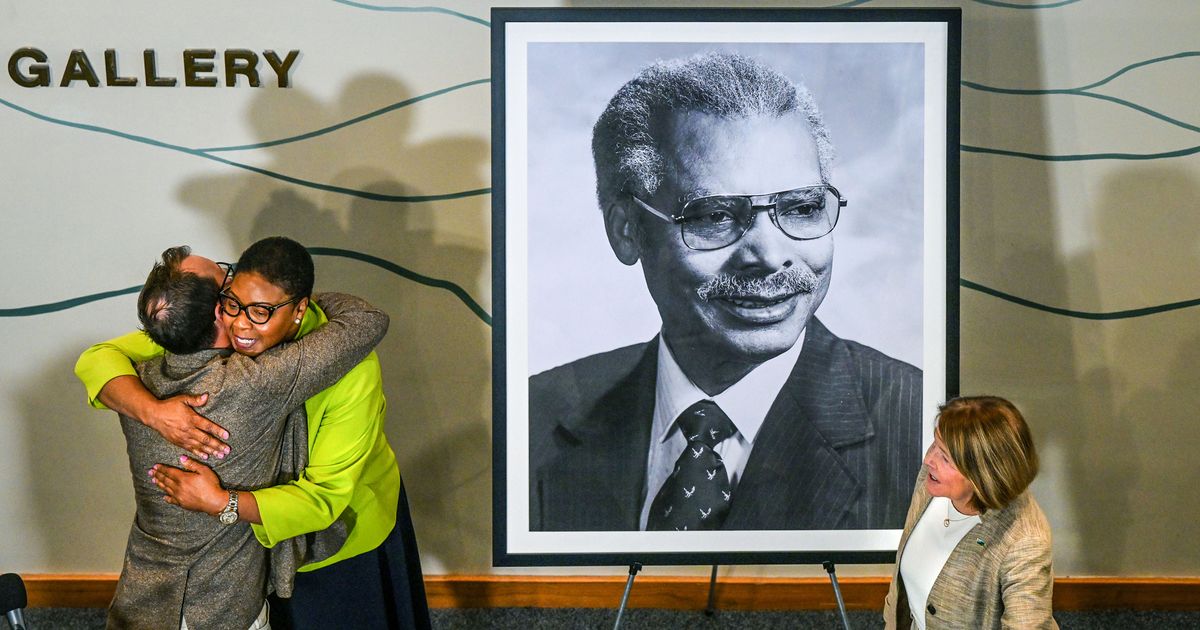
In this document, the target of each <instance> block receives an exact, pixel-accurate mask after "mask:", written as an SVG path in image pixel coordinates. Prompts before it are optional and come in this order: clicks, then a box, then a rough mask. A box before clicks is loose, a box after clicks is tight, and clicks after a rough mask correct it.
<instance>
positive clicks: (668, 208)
mask: <svg viewBox="0 0 1200 630" xmlns="http://www.w3.org/2000/svg"><path fill="white" fill-rule="evenodd" d="M612 13H614V14H615V15H616V16H618V17H619V16H620V14H621V12H619V11H617V12H612ZM727 13H732V14H734V16H736V14H737V13H738V12H736V11H735V12H727ZM506 27H507V29H506V32H505V33H504V35H503V37H504V49H503V53H504V55H503V57H504V59H503V61H504V66H503V70H504V75H503V78H504V81H503V89H504V103H503V107H502V110H503V125H502V126H499V125H498V128H502V129H503V130H504V131H503V139H501V138H499V137H498V138H496V142H497V144H498V145H500V146H501V147H502V148H500V149H498V151H500V150H502V151H503V154H502V155H503V165H502V167H501V169H500V170H501V171H502V172H503V183H504V194H503V195H498V196H497V202H496V203H497V204H498V205H500V206H502V207H498V208H497V209H496V212H495V213H494V214H495V215H496V216H497V219H496V225H495V226H494V230H495V231H496V238H497V240H498V241H501V242H498V243H497V248H496V249H497V251H498V252H503V260H498V261H497V269H496V270H494V273H496V274H497V275H498V276H499V275H502V277H503V284H501V283H499V282H498V283H497V285H496V286H497V289H499V288H500V287H501V286H503V287H504V292H505V301H504V304H505V308H504V312H503V317H504V320H503V322H502V323H501V324H502V325H501V326H498V327H497V331H496V332H497V335H502V339H501V340H500V341H501V342H502V343H503V357H504V361H505V362H504V370H505V380H504V382H505V386H504V392H503V394H504V404H503V409H502V410H500V409H498V410H497V416H498V417H500V416H503V418H504V422H503V428H504V431H503V434H502V435H500V433H499V429H498V436H497V437H498V438H501V439H502V440H503V442H504V445H505V448H504V456H503V461H501V462H497V464H498V465H500V466H503V467H504V474H503V475H497V479H498V480H501V479H502V480H503V488H502V492H498V497H497V501H496V506H497V511H498V512H502V513H503V521H504V528H503V533H502V534H498V535H497V539H498V541H499V542H502V544H503V545H504V548H505V550H506V552H507V553H508V554H510V555H515V556H520V554H533V556H538V555H549V556H554V555H555V554H568V555H571V556H576V555H583V556H586V555H587V554H592V553H604V554H613V553H617V554H621V553H627V554H630V555H629V557H630V558H636V557H641V556H642V555H646V554H652V553H674V554H684V555H686V554H700V555H704V554H708V553H711V552H731V553H736V552H749V553H766V554H770V553H772V552H784V553H786V552H811V551H818V550H822V551H823V550H836V551H847V552H868V551H873V550H886V549H889V548H894V547H895V544H896V540H897V538H898V534H899V530H900V529H901V528H902V527H903V525H904V518H905V513H906V511H907V509H908V504H909V499H910V497H911V493H912V479H914V478H915V477H916V474H917V471H918V469H919V468H920V464H921V457H922V453H923V450H924V448H925V446H927V444H928V443H929V433H930V428H929V426H928V421H929V420H930V419H931V417H932V411H933V410H934V409H935V408H936V404H937V403H938V402H940V400H942V399H943V398H944V396H945V395H946V391H947V360H946V357H947V351H946V350H947V335H948V326H947V317H948V309H947V299H946V295H947V294H946V281H945V278H946V271H947V265H948V264H951V261H949V260H948V257H947V254H946V252H947V241H948V239H949V238H952V236H951V235H949V234H948V232H947V227H946V226H947V215H948V208H949V205H948V200H947V182H948V181H949V177H950V176H951V174H950V173H949V167H948V164H947V158H946V137H947V133H948V125H949V121H950V119H949V117H948V114H947V99H948V95H947V92H948V88H947V80H946V75H947V41H946V29H945V25H944V24H941V23H936V22H932V23H922V22H912V23H904V22H901V23H895V22H892V23H880V22H870V21H837V20H832V19H829V20H815V21H814V20H805V21H787V20H781V21H753V20H751V21H738V20H737V19H736V17H731V18H730V19H729V20H728V21H723V20H722V21H711V22H709V21H703V22H696V21H691V22H689V21H687V20H684V19H681V20H679V21H671V20H665V21H638V20H634V21H630V22H625V23H622V22H619V21H567V22H562V23H554V22H552V21H551V22H545V21H538V22H530V23H514V21H510V22H508V23H507V24H506ZM494 64H495V60H494ZM955 115H956V114H955ZM953 122H954V124H957V120H956V119H955V120H954V121H953ZM954 177H955V178H956V175H954ZM954 203H955V204H956V203H957V200H954ZM955 212H956V209H955ZM953 237H956V235H953ZM501 239H502V240H501ZM501 243H502V245H503V246H502V247H501V246H500V245H501ZM497 356H501V354H500V353H497ZM497 382H500V381H499V380H498V381H497ZM498 406H499V405H498ZM498 427H499V425H498ZM499 518H500V517H499V516H497V519H499ZM747 532H755V534H754V535H747ZM500 538H503V541H500V540H499V539H500Z"/></svg>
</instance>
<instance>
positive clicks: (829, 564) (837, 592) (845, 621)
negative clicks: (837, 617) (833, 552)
mask: <svg viewBox="0 0 1200 630" xmlns="http://www.w3.org/2000/svg"><path fill="white" fill-rule="evenodd" d="M822 566H824V567H825V572H826V573H828V574H829V582H830V583H831V584H833V596H834V597H836V598H837V605H838V611H839V612H841V613H842V625H843V626H844V627H845V628H846V630H850V616H849V615H847V614H846V602H844V601H842V589H841V588H839V587H838V581H837V574H836V573H834V568H833V561H832V560H826V561H825V562H823V563H822Z"/></svg>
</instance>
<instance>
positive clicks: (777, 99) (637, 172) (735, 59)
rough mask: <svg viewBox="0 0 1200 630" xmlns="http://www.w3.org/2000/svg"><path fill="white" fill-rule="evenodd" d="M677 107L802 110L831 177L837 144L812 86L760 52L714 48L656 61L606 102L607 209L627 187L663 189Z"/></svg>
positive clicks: (603, 167) (750, 112)
mask: <svg viewBox="0 0 1200 630" xmlns="http://www.w3.org/2000/svg"><path fill="white" fill-rule="evenodd" d="M675 111H695V112H704V113H708V114H714V115H717V116H721V117H724V118H748V117H751V116H775V117H779V116H783V115H785V114H789V113H792V112H797V111H798V112H801V113H803V114H804V116H805V118H806V119H807V121H808V126H809V129H810V131H811V132H812V136H813V140H814V141H815V143H816V145H817V161H818V164H819V166H820V170H821V181H822V182H823V183H826V184H827V183H829V168H830V164H831V163H832V162H833V144H832V143H831V142H830V140H829V131H828V130H827V129H826V128H825V122H824V120H823V119H822V118H821V112H820V111H819V110H818V109H817V103H816V101H815V100H813V97H812V94H811V93H809V91H808V88H806V87H805V86H804V84H803V83H793V82H792V81H791V79H788V78H787V77H785V76H784V75H782V74H781V73H779V72H778V71H777V70H775V69H774V68H771V67H769V66H767V65H765V64H763V63H762V62H760V61H758V60H756V59H751V58H749V57H744V56H742V55H736V54H728V53H717V52H709V53H703V54H699V55H695V56H693V57H688V58H684V59H672V60H669V61H658V62H655V63H654V64H652V65H650V66H648V67H646V68H645V69H643V70H642V71H641V72H640V73H638V75H637V76H636V77H634V78H633V79H632V80H630V81H629V82H628V83H626V84H625V85H624V86H622V87H621V89H620V90H617V93H616V95H614V96H613V97H612V100H610V101H609V102H608V107H606V108H605V109H604V113H602V114H601V115H600V119H599V120H597V121H596V126H595V127H593V128H592V158H593V159H594V160H595V163H596V196H597V198H598V200H599V202H600V207H601V208H602V209H607V208H609V207H610V206H611V205H612V204H613V203H614V202H616V201H617V199H618V197H619V195H621V194H622V193H623V192H627V191H628V187H629V186H637V187H638V188H640V189H641V190H642V191H645V193H646V194H649V195H653V194H654V193H655V192H657V190H658V187H659V186H661V185H662V179H663V175H664V161H663V157H662V154H661V153H660V152H659V142H660V138H658V137H657V134H658V133H660V132H661V125H662V123H663V121H664V118H665V115H666V114H669V113H671V112H675Z"/></svg>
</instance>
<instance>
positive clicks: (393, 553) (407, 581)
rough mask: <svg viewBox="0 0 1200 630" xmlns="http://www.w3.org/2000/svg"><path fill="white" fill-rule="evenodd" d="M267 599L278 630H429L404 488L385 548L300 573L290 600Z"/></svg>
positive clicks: (383, 546) (423, 585) (415, 539)
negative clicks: (372, 629)
mask: <svg viewBox="0 0 1200 630" xmlns="http://www.w3.org/2000/svg"><path fill="white" fill-rule="evenodd" d="M269 601H270V604H271V627H272V628H275V629H276V630H287V629H289V628H290V629H292V630H308V629H309V628H322V629H325V628H388V629H391V628H401V629H405V630H408V629H410V628H413V629H420V630H428V629H429V628H430V623H429V605H428V603H427V602H426V601H425V582H424V580H423V579H422V576H421V558H420V555H419V554H418V553H417V538H416V535H415V534H414V533H413V526H412V517H411V515H410V514H409V511H408V496H407V495H406V494H405V492H404V486H403V485H401V486H400V501H399V505H398V506H397V507H396V526H395V527H394V528H392V532H391V533H390V534H388V537H387V539H386V540H384V541H383V543H382V544H380V545H379V546H378V547H376V548H375V549H373V550H371V551H368V552H367V553H364V554H360V555H357V556H355V557H353V558H347V559H345V560H342V561H340V562H336V563H334V564H331V565H329V566H327V567H322V568H320V569H317V570H316V571H308V572H305V573H297V574H296V588H295V591H294V593H293V594H292V597H290V598H287V599H283V598H278V597H275V596H274V595H272V596H271V597H270V600H269Z"/></svg>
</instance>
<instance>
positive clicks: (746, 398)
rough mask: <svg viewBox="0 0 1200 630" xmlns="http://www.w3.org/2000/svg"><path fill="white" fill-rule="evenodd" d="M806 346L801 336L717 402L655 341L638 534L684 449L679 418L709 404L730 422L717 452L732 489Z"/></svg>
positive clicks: (732, 387)
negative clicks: (734, 429)
mask: <svg viewBox="0 0 1200 630" xmlns="http://www.w3.org/2000/svg"><path fill="white" fill-rule="evenodd" d="M803 346H804V332H801V333H800V338H799V339H797V340H796V343H795V344H793V345H792V347H791V348H790V349H789V350H788V351H787V352H784V353H783V354H781V355H779V356H777V357H775V358H773V359H770V360H768V361H765V362H763V363H762V364H760V365H758V366H757V367H755V368H754V369H753V370H751V371H750V373H749V374H747V375H745V376H743V377H742V380H740V381H738V382H736V383H734V384H733V385H730V386H729V387H728V388H727V389H726V390H725V391H723V392H721V393H720V394H717V395H716V396H709V395H707V394H705V393H704V390H702V389H700V388H699V387H697V386H696V384H695V383H693V382H692V380H691V379H690V378H688V377H687V375H686V374H684V373H683V369H682V368H680V367H679V364H678V363H677V362H676V361H675V356H674V355H672V354H671V349H670V348H668V347H667V342H666V340H665V339H664V338H663V336H662V335H659V337H658V373H657V375H656V380H655V390H654V425H653V426H652V427H651V429H650V449H649V453H648V454H647V456H646V485H645V487H644V488H643V491H644V493H645V494H643V496H642V515H641V518H640V520H639V528H640V529H642V530H645V529H646V522H647V521H648V520H649V518H650V506H651V504H653V503H654V497H655V496H657V495H658V491H659V489H660V488H662V485H663V483H665V482H666V480H667V477H670V476H671V471H672V470H674V469H675V460H677V459H679V454H680V453H682V452H683V449H684V448H686V447H687V439H686V438H685V437H684V436H683V432H682V431H680V429H679V427H678V426H677V425H676V424H675V420H676V419H677V418H678V417H679V414H681V413H683V411H684V410H685V409H687V408H688V407H691V406H692V405H694V404H696V403H697V402H700V401H701V400H712V401H714V402H716V403H717V406H718V407H720V408H721V411H724V412H725V415H727V416H729V419H730V420H732V421H733V425H734V426H735V427H737V432H736V433H734V434H733V435H732V436H730V437H728V438H726V439H725V440H724V441H723V442H721V443H719V444H717V446H716V448H714V449H713V450H715V451H716V452H717V454H718V455H720V456H721V460H722V461H723V462H724V463H725V472H726V473H727V474H728V475H729V484H730V486H731V487H733V488H734V492H735V495H734V496H736V489H737V484H738V480H739V479H741V476H742V471H744V470H745V469H746V460H748V459H749V458H750V449H752V448H753V447H754V438H755V436H757V435H758V430H759V428H761V427H762V423H763V420H765V419H766V417H767V412H768V411H770V410H771V405H773V404H774V403H775V398H776V397H778V396H779V392H780V391H781V390H782V389H783V385H784V383H786V382H787V379H788V376H790V375H791V374H792V368H794V367H795V366H796V359H798V358H799V356H800V350H801V348H802V347H803Z"/></svg>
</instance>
